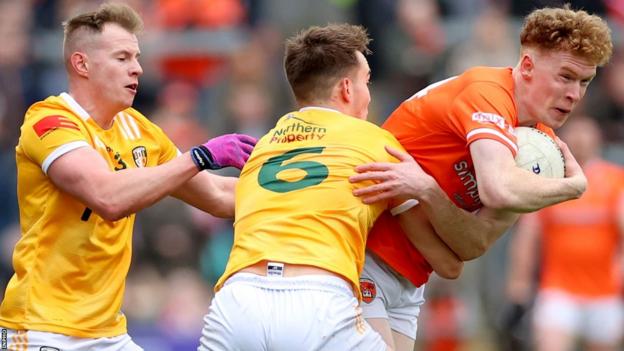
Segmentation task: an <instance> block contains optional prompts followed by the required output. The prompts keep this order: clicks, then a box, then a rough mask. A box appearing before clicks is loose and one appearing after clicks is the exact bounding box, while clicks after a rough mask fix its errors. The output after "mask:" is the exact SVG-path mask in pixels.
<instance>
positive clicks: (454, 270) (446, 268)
mask: <svg viewBox="0 0 624 351" xmlns="http://www.w3.org/2000/svg"><path fill="white" fill-rule="evenodd" d="M397 217H398V220H399V223H400V224H401V228H402V229H403V231H404V232H405V235H407V238H408V239H409V240H410V242H411V243H412V245H414V247H415V248H417V249H418V251H419V252H420V253H421V254H422V255H423V257H424V258H425V259H426V260H427V262H428V263H429V265H431V267H432V268H433V270H434V271H435V272H436V273H437V274H438V275H439V276H440V277H442V278H447V279H455V278H457V277H458V276H459V275H460V274H461V271H462V269H463V262H462V260H461V259H460V258H459V257H458V256H457V255H456V254H455V253H454V252H453V250H451V249H450V248H449V247H448V246H447V245H446V244H445V243H444V242H443V241H442V240H441V239H440V237H439V236H438V235H436V233H435V231H434V229H433V227H432V226H431V224H430V223H429V220H428V219H427V215H426V214H425V213H424V211H423V210H422V209H421V208H420V207H415V208H412V209H410V210H409V211H407V212H404V213H402V214H400V215H399V216H397Z"/></svg>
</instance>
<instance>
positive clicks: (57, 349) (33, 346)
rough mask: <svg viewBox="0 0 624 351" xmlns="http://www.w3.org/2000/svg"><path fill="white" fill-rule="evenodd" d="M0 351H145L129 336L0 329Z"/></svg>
mask: <svg viewBox="0 0 624 351" xmlns="http://www.w3.org/2000/svg"><path fill="white" fill-rule="evenodd" d="M0 350H3V351H4V350H11V351H85V350H89V351H143V349H142V348H140V347H139V346H137V344H135V343H134V342H133V341H132V339H130V336H129V335H128V334H123V335H119V336H114V337H110V338H76V337H73V336H68V335H63V334H57V333H49V332H41V331H35V330H14V329H7V328H0Z"/></svg>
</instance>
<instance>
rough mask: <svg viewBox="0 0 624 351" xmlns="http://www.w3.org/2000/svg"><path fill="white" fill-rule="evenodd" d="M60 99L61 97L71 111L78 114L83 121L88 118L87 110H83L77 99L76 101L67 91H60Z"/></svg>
mask: <svg viewBox="0 0 624 351" xmlns="http://www.w3.org/2000/svg"><path fill="white" fill-rule="evenodd" d="M61 99H63V100H64V101H65V103H66V104H68V105H69V107H70V108H71V109H72V110H73V112H74V113H76V114H77V115H78V116H80V118H82V120H83V121H86V120H88V119H89V114H88V113H87V111H85V109H84V108H82V106H80V104H79V103H78V101H76V100H75V99H74V98H73V97H72V96H71V95H69V94H67V93H61Z"/></svg>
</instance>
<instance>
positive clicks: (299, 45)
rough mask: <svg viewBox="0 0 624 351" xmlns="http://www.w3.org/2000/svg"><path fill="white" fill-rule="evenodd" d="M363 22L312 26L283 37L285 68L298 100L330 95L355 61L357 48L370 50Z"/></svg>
mask: <svg viewBox="0 0 624 351" xmlns="http://www.w3.org/2000/svg"><path fill="white" fill-rule="evenodd" d="M370 40H371V39H370V38H369V37H368V34H367V32H366V29H364V27H362V26H357V25H351V24H346V23H345V24H330V25H327V26H324V27H317V26H313V27H310V28H308V29H306V30H304V31H301V32H299V33H298V34H297V35H295V36H293V37H291V38H289V39H287V40H286V52H285V58H284V69H285V71H286V77H287V78H288V82H289V83H290V87H291V88H292V90H293V93H294V95H295V98H296V99H297V101H305V102H312V101H317V100H324V99H327V98H329V95H330V93H331V88H332V86H333V85H334V84H335V83H336V82H337V81H338V80H339V79H340V78H342V77H343V76H344V75H346V74H348V72H349V71H350V70H352V69H354V68H355V67H357V65H358V61H357V56H356V52H357V51H359V52H361V53H362V54H364V55H367V54H370V50H369V49H368V43H369V42H370Z"/></svg>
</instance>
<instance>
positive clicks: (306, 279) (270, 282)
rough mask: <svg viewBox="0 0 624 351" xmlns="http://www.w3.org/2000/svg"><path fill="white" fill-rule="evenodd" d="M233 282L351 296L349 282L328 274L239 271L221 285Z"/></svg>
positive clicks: (274, 288)
mask: <svg viewBox="0 0 624 351" xmlns="http://www.w3.org/2000/svg"><path fill="white" fill-rule="evenodd" d="M233 283H246V284H250V285H254V286H257V287H259V288H262V289H268V290H304V289H315V290H322V291H330V292H334V293H339V294H345V295H348V296H351V297H353V290H352V288H351V284H349V283H347V282H346V281H345V280H344V279H341V278H338V277H334V276H330V275H312V274H311V275H300V276H297V277H275V276H263V275H257V274H253V273H245V272H239V273H235V274H233V275H232V276H231V277H229V278H228V279H227V280H226V281H225V283H224V284H223V286H224V287H225V286H227V285H229V284H233Z"/></svg>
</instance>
